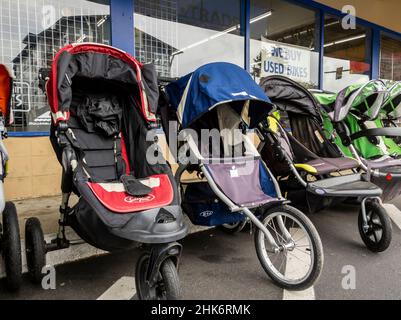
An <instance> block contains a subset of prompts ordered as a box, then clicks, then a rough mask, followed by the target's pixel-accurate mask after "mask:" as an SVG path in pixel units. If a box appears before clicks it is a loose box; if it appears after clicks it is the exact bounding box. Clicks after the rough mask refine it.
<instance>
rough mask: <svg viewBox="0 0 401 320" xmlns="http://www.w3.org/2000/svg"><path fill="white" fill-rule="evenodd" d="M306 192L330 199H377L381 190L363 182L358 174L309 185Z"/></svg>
mask: <svg viewBox="0 0 401 320" xmlns="http://www.w3.org/2000/svg"><path fill="white" fill-rule="evenodd" d="M307 190H308V192H311V193H313V194H317V195H320V196H332V197H361V196H365V197H377V196H381V194H382V190H381V189H380V188H379V187H378V186H376V185H375V184H373V183H371V182H368V181H364V180H363V178H362V176H361V175H360V174H352V175H348V176H342V177H334V178H329V179H324V180H319V181H316V182H312V183H309V184H308V186H307Z"/></svg>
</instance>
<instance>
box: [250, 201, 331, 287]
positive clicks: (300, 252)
mask: <svg viewBox="0 0 401 320" xmlns="http://www.w3.org/2000/svg"><path fill="white" fill-rule="evenodd" d="M262 223H263V225H264V226H265V227H266V228H267V229H268V230H269V231H270V233H271V235H272V237H273V239H274V240H275V242H276V243H277V245H278V246H279V249H278V250H276V252H274V250H272V248H269V244H268V243H267V241H266V236H265V234H264V233H263V232H262V231H261V230H260V229H259V228H257V229H256V232H255V246H256V253H257V256H258V259H259V261H260V263H261V264H262V267H263V269H264V270H265V272H266V273H267V274H268V275H269V276H270V278H271V279H272V280H273V281H274V282H275V283H276V284H277V285H278V286H279V287H281V288H284V289H288V290H296V291H298V290H304V289H306V288H309V287H311V286H312V285H313V284H314V283H315V282H316V281H317V280H318V278H319V276H320V274H321V271H322V268H323V260H324V259H323V247H322V243H321V240H320V237H319V234H318V233H317V231H316V228H315V227H314V225H313V224H312V222H311V221H310V220H309V219H308V218H307V217H306V216H305V215H304V214H303V213H302V212H301V211H299V210H297V209H295V208H293V207H290V206H287V205H283V206H279V207H275V208H270V209H269V210H267V211H266V212H265V213H264V216H263V219H262Z"/></svg>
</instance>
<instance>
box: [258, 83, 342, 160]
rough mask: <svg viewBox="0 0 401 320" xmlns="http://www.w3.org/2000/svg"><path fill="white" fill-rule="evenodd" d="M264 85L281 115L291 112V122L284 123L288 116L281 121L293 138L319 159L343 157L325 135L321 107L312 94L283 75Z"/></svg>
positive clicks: (289, 119)
mask: <svg viewBox="0 0 401 320" xmlns="http://www.w3.org/2000/svg"><path fill="white" fill-rule="evenodd" d="M260 86H261V87H262V89H263V91H264V92H265V94H266V95H267V96H268V97H269V98H270V99H271V101H272V102H273V103H274V105H276V106H277V109H278V110H279V111H280V115H282V116H284V113H287V115H288V121H287V123H283V122H285V120H284V118H285V117H282V118H283V119H282V120H281V122H282V123H283V124H284V127H285V128H286V130H287V131H291V133H292V134H291V138H294V139H296V140H297V141H298V142H300V143H301V144H302V145H303V146H304V147H306V149H308V150H309V151H312V152H313V153H315V154H316V155H318V156H319V157H326V158H330V157H338V156H340V155H341V154H340V152H339V150H338V148H337V147H336V146H334V144H333V143H332V142H331V140H330V139H329V138H328V137H327V136H326V135H325V132H324V125H323V118H322V114H321V112H320V106H319V104H318V101H317V100H316V99H315V98H314V96H313V95H312V93H311V92H309V91H308V90H307V89H306V88H304V87H303V86H302V85H300V84H299V83H297V82H295V81H293V80H291V79H289V78H286V77H283V76H269V77H266V78H263V79H262V80H261V82H260ZM302 149H303V150H304V149H305V148H302ZM304 151H305V150H304ZM301 153H303V152H301Z"/></svg>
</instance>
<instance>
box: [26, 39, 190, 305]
mask: <svg viewBox="0 0 401 320" xmlns="http://www.w3.org/2000/svg"><path fill="white" fill-rule="evenodd" d="M46 92H47V97H48V101H49V104H50V108H51V111H52V117H53V120H54V121H53V124H52V127H51V134H50V139H51V142H52V145H53V148H54V150H55V152H56V154H57V157H58V160H59V162H60V163H61V165H62V168H63V174H62V184H61V189H62V194H63V197H62V203H61V207H60V213H61V218H60V229H59V233H58V236H57V238H56V239H55V240H54V241H53V242H52V243H50V244H47V245H46V246H45V247H44V248H42V247H41V246H43V242H42V244H41V243H40V242H35V241H34V239H35V235H36V234H37V233H41V231H40V228H39V226H40V225H39V222H38V220H37V219H35V218H31V219H29V220H28V221H27V225H26V233H27V238H28V240H27V262H28V268H29V270H30V273H31V274H32V275H33V276H34V277H33V278H34V279H35V278H36V279H40V269H39V268H38V267H40V266H41V265H43V263H44V258H43V255H40V254H38V253H40V252H46V250H57V249H60V248H65V247H67V246H68V245H69V242H68V240H67V239H66V236H65V227H66V226H71V227H72V228H73V229H74V231H75V232H76V233H77V234H78V235H79V236H80V237H81V238H82V239H83V240H85V241H86V242H88V243H89V244H91V245H93V246H95V247H97V248H100V249H103V250H106V251H114V250H120V249H123V248H128V247H133V246H135V245H138V244H145V247H146V248H147V250H146V251H145V253H144V254H143V255H142V256H141V257H140V258H139V260H138V263H137V266H136V271H135V279H136V289H137V294H138V297H139V298H140V299H176V298H178V297H179V295H180V287H179V280H178V275H177V266H178V260H179V256H180V253H181V245H180V244H178V243H177V242H176V241H177V240H180V239H182V238H184V237H185V236H186V234H187V226H186V225H185V224H184V221H183V215H182V212H181V209H180V205H179V196H178V193H177V187H176V184H175V182H174V178H173V176H172V173H171V170H170V167H169V166H168V165H163V164H156V165H151V164H149V162H148V161H147V159H146V154H147V151H148V150H155V152H157V150H158V147H157V144H156V142H157V141H154V140H152V141H147V136H148V134H149V132H150V131H151V130H153V129H154V127H155V126H154V125H153V124H154V122H155V120H156V118H155V116H154V114H155V111H156V107H157V101H158V87H157V79H156V75H155V71H154V68H153V66H151V65H143V64H141V63H139V62H138V61H137V60H135V59H134V58H133V57H131V56H130V55H128V54H127V53H125V52H123V51H120V50H118V49H115V48H112V47H109V46H104V45H98V44H79V45H68V46H66V47H64V48H63V49H61V50H60V52H59V53H58V54H57V56H56V57H55V60H54V62H53V65H52V69H51V72H50V75H49V80H48V81H47V83H46ZM159 156H160V155H159ZM72 192H73V193H75V194H76V195H78V197H79V201H78V203H77V204H76V205H75V206H73V207H72V208H70V207H69V206H68V202H69V197H70V194H71V193H72ZM29 239H30V240H32V241H30V240H29ZM38 262H39V263H38Z"/></svg>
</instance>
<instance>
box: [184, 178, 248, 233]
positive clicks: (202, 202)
mask: <svg viewBox="0 0 401 320" xmlns="http://www.w3.org/2000/svg"><path fill="white" fill-rule="evenodd" d="M182 207H183V209H184V211H185V212H186V213H187V215H188V217H189V219H190V220H191V222H192V223H193V224H195V225H199V226H207V227H215V226H221V225H223V224H232V223H237V222H242V221H244V220H245V215H244V214H242V213H239V212H231V211H230V209H229V208H228V207H227V205H226V204H224V203H223V202H221V200H219V199H218V198H217V197H216V195H215V194H214V192H213V190H212V189H211V188H210V186H209V184H208V183H207V182H200V183H190V184H188V185H187V186H186V189H185V192H184V196H183V201H182Z"/></svg>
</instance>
